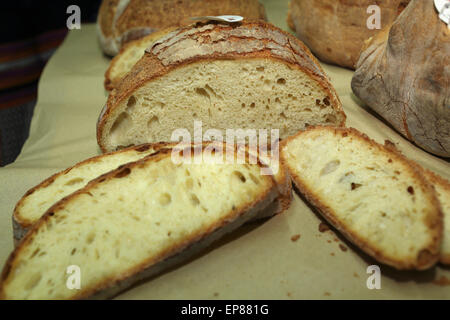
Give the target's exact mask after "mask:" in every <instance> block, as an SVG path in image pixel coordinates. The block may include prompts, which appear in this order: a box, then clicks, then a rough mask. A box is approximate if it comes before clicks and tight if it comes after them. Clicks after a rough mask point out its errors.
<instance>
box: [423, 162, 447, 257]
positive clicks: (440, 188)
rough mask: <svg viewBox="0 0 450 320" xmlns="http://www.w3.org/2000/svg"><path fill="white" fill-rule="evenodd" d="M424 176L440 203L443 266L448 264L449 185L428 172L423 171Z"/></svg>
mask: <svg viewBox="0 0 450 320" xmlns="http://www.w3.org/2000/svg"><path fill="white" fill-rule="evenodd" d="M425 176H426V177H427V179H428V180H429V181H431V183H432V184H433V186H434V189H435V190H436V193H437V195H438V199H439V202H440V203H441V210H442V213H443V215H444V232H443V237H442V246H441V253H442V254H441V256H442V258H441V260H443V262H444V263H445V264H450V183H449V182H448V181H446V180H444V178H437V177H436V176H435V175H434V174H433V173H430V172H429V171H428V170H425ZM441 179H442V180H441Z"/></svg>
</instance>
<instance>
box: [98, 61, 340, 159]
mask: <svg viewBox="0 0 450 320" xmlns="http://www.w3.org/2000/svg"><path fill="white" fill-rule="evenodd" d="M330 101H332V100H331V97H328V95H327V93H326V91H325V90H324V89H323V88H322V87H321V86H320V85H319V84H318V83H317V82H316V81H315V80H314V79H312V78H311V77H310V76H309V75H307V74H306V73H304V72H303V71H300V70H299V69H298V68H295V67H292V66H290V65H288V64H286V63H283V62H281V61H278V60H275V59H260V58H257V59H256V58H255V59H239V60H214V61H201V62H196V63H192V64H189V65H187V66H185V67H180V68H177V69H175V70H173V71H171V72H169V73H168V74H166V75H164V76H162V77H160V78H157V79H155V80H153V81H149V82H148V83H146V84H144V85H143V86H142V87H140V88H138V89H137V90H136V91H135V92H133V93H132V94H131V95H130V96H129V97H128V99H126V101H123V102H121V104H120V105H118V106H117V108H115V109H114V110H113V111H112V112H111V114H110V117H109V118H108V120H107V121H106V122H105V126H104V128H103V130H102V135H101V137H100V139H101V143H102V144H103V146H104V147H105V149H106V150H108V151H109V150H115V149H116V148H118V147H120V146H128V145H133V144H139V143H143V142H153V141H170V140H171V135H172V132H173V131H174V130H175V129H178V128H186V129H188V130H189V131H190V133H191V136H193V123H194V120H199V121H202V126H203V130H204V132H205V131H206V130H207V129H210V128H214V129H219V130H226V129H237V128H240V129H279V130H280V137H281V138H285V137H287V136H289V135H292V134H294V133H296V132H297V131H298V130H300V129H304V128H305V127H307V126H308V125H315V124H340V123H341V122H342V119H341V115H340V114H338V112H336V111H335V109H333V107H332V106H331V102H330ZM327 104H330V105H327ZM223 134H224V135H225V131H223Z"/></svg>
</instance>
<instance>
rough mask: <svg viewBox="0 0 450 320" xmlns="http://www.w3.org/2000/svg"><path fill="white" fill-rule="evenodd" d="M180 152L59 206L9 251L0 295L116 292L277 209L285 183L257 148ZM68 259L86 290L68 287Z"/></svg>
mask: <svg viewBox="0 0 450 320" xmlns="http://www.w3.org/2000/svg"><path fill="white" fill-rule="evenodd" d="M188 149H190V150H191V149H194V148H191V147H189V148H188ZM180 150H183V152H184V151H185V150H184V149H178V151H177V152H172V150H171V149H161V150H159V152H157V153H155V154H153V155H149V156H147V157H145V158H144V159H142V160H139V161H136V162H133V163H130V164H126V165H124V166H121V167H119V168H118V169H116V170H114V171H111V172H109V173H107V174H105V175H103V176H101V177H99V178H97V179H95V180H93V181H92V182H90V183H89V184H88V185H87V186H86V187H84V188H82V189H80V190H79V191H77V192H75V193H73V194H71V195H69V196H68V197H66V198H64V199H62V200H61V201H59V202H58V203H56V204H55V205H53V206H52V207H51V208H50V209H49V210H48V211H47V212H46V213H45V215H44V216H43V217H42V218H41V219H40V220H39V222H38V223H36V224H35V225H34V226H33V227H32V229H31V230H30V231H29V232H28V233H27V235H26V236H25V238H24V239H23V240H22V241H21V242H20V244H19V246H18V247H17V248H16V249H15V250H14V252H13V253H12V254H11V255H10V257H9V259H8V261H7V263H6V265H5V267H4V269H3V272H2V276H1V282H0V297H1V298H3V299H76V298H87V297H96V298H100V297H101V298H105V297H110V296H112V295H115V294H116V293H118V292H119V291H121V290H123V289H124V288H126V287H128V286H130V285H132V284H133V283H135V282H136V281H138V280H140V279H142V278H145V277H148V276H151V275H154V274H156V273H158V272H160V271H161V270H163V269H165V268H167V267H169V266H171V265H173V264H174V263H179V262H180V261H183V260H185V259H187V258H188V257H189V256H191V255H192V254H193V253H196V252H198V251H199V250H200V249H202V248H204V247H205V246H207V245H208V244H210V243H211V242H212V241H214V240H216V239H218V238H220V237H221V236H222V235H224V234H225V233H227V232H230V231H232V230H234V229H236V228H237V227H239V226H240V225H242V224H243V223H245V222H246V221H248V220H249V219H252V218H253V217H255V216H256V215H258V214H261V212H264V211H267V210H269V211H270V210H273V203H274V200H275V199H276V198H277V197H278V195H279V193H278V189H277V186H276V182H275V180H274V179H273V177H272V176H270V175H262V174H261V172H262V169H265V165H263V164H262V163H261V162H259V161H257V163H256V164H253V162H251V161H249V159H250V157H249V154H248V153H245V156H246V157H245V160H246V161H245V162H244V163H242V164H239V163H238V162H236V161H233V162H232V163H227V162H226V159H225V158H224V157H225V156H224V157H223V159H224V160H223V161H224V163H222V164H220V163H216V162H215V161H216V160H217V151H216V152H215V153H214V152H211V150H210V149H209V150H208V148H207V147H205V145H203V147H201V146H200V152H199V153H198V155H197V152H196V151H195V150H191V151H193V152H191V154H190V155H189V157H188V158H187V159H190V160H191V163H189V162H187V161H175V160H174V156H173V155H174V154H178V153H179V152H180ZM186 150H187V149H186ZM232 152H234V156H235V155H236V150H235V149H233V150H232ZM194 155H195V156H194ZM232 155H233V154H232ZM197 157H202V158H197ZM234 158H235V157H234ZM185 159H186V158H185ZM219 159H221V157H220V156H219ZM232 159H233V157H232ZM197 160H200V161H197ZM69 266H76V267H78V268H79V269H78V270H79V271H80V273H79V274H78V275H79V276H80V278H79V279H80V280H81V287H80V289H78V290H73V289H69V288H70V286H69V287H68V286H67V281H68V278H69V275H68V274H67V270H68V267H69Z"/></svg>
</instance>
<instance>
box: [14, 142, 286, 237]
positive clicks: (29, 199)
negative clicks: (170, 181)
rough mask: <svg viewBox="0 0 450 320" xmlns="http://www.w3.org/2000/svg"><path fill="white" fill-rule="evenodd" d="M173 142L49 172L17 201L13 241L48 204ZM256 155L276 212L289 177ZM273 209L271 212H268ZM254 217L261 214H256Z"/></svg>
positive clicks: (282, 203) (282, 206)
mask: <svg viewBox="0 0 450 320" xmlns="http://www.w3.org/2000/svg"><path fill="white" fill-rule="evenodd" d="M176 146H178V144H177V143H155V144H143V145H139V146H135V147H130V148H127V149H122V150H120V151H116V152H112V153H106V154H103V155H101V156H96V157H93V158H90V159H87V160H84V161H82V162H80V163H77V164H76V165H74V166H72V167H70V168H68V169H65V170H63V171H61V172H58V173H56V174H54V175H52V176H51V177H49V178H48V179H46V180H44V181H43V182H41V183H40V184H38V185H37V186H35V187H33V188H31V189H30V190H28V191H27V192H26V193H25V195H24V196H23V197H22V198H21V199H20V200H19V202H18V203H17V205H16V207H15V209H14V214H13V218H12V219H13V237H14V243H15V244H16V245H17V244H18V242H19V241H20V240H21V239H22V238H23V236H24V235H25V234H26V233H27V232H28V230H29V229H30V228H31V226H32V225H33V224H34V223H36V222H37V221H38V220H39V219H40V218H41V217H42V215H43V214H44V213H45V212H46V211H47V209H48V208H50V207H51V206H52V205H53V204H55V203H56V202H58V201H59V200H61V199H62V198H64V197H66V196H68V195H69V194H71V193H73V192H75V191H76V190H78V189H81V188H82V187H84V186H86V185H87V183H88V182H90V181H91V180H93V179H95V178H97V177H99V176H101V175H103V174H105V173H107V172H109V171H111V170H114V169H116V168H117V167H119V166H121V165H123V164H126V163H129V162H134V161H137V160H140V159H142V158H144V157H145V156H148V155H150V154H152V153H155V152H156V151H158V150H160V149H161V148H173V147H176ZM259 156H260V160H261V161H262V162H264V164H266V165H268V166H270V167H273V170H272V171H273V172H274V179H275V181H276V182H277V186H278V188H279V190H280V192H279V193H280V196H279V197H278V198H277V199H276V201H275V202H276V203H275V204H274V205H275V206H276V207H277V209H276V210H275V211H274V212H275V213H276V214H277V213H281V212H283V211H284V210H286V209H287V208H288V207H289V205H290V203H291V200H292V188H291V186H292V185H291V182H290V178H289V176H288V174H287V172H286V170H285V168H284V167H281V166H280V165H279V164H278V163H276V165H277V167H276V168H275V167H274V164H273V163H271V162H272V161H278V159H271V158H270V157H269V156H268V155H267V156H263V155H259ZM274 212H270V213H271V215H272V214H273V213H274ZM257 218H264V217H263V216H258V217H257Z"/></svg>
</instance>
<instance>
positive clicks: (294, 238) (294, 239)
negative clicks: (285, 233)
mask: <svg viewBox="0 0 450 320" xmlns="http://www.w3.org/2000/svg"><path fill="white" fill-rule="evenodd" d="M298 239H300V235H299V234H296V235H293V236H292V237H291V241H292V242H295V241H297V240H298Z"/></svg>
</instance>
